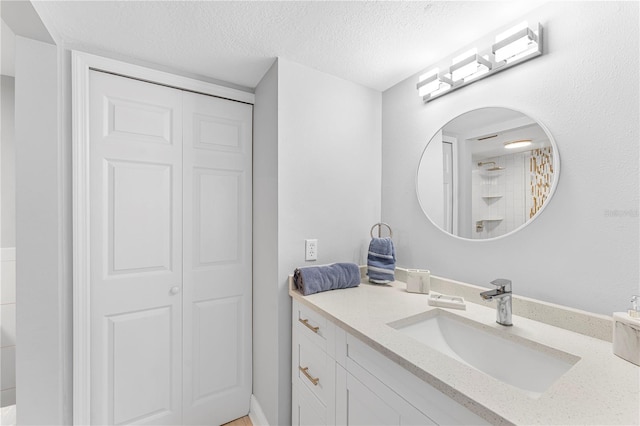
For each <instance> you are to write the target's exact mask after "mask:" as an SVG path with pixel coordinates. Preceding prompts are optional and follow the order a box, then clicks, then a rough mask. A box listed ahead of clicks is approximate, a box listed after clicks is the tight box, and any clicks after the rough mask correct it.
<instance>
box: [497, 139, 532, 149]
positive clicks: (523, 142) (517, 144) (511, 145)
mask: <svg viewBox="0 0 640 426" xmlns="http://www.w3.org/2000/svg"><path fill="white" fill-rule="evenodd" d="M531 142H532V141H531V139H519V140H517V141H511V142H505V144H504V147H505V148H506V149H515V148H524V147H525V146H529V145H531Z"/></svg>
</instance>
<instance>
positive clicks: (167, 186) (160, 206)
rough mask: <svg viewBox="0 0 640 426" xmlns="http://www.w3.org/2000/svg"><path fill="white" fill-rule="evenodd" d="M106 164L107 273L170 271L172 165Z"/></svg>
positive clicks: (120, 162)
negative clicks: (107, 171) (107, 172)
mask: <svg viewBox="0 0 640 426" xmlns="http://www.w3.org/2000/svg"><path fill="white" fill-rule="evenodd" d="M105 161H107V163H108V169H109V176H108V183H107V185H108V189H107V196H108V197H109V200H108V202H107V203H105V205H104V208H105V211H104V215H105V216H106V217H108V218H109V219H108V220H109V222H108V225H107V226H108V230H109V250H108V252H107V256H109V258H110V259H109V266H110V268H109V272H110V273H111V274H115V273H124V272H138V273H140V272H143V271H156V270H166V271H168V270H171V246H172V243H173V241H172V233H171V223H172V221H171V219H172V217H171V216H172V205H171V199H172V194H171V181H172V179H173V177H172V173H171V165H170V164H148V163H140V162H131V161H129V162H122V161H119V162H116V161H109V160H105Z"/></svg>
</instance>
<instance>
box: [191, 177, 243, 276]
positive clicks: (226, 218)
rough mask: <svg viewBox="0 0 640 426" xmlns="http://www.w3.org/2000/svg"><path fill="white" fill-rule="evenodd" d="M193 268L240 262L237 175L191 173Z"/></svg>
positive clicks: (239, 181) (239, 205)
mask: <svg viewBox="0 0 640 426" xmlns="http://www.w3.org/2000/svg"><path fill="white" fill-rule="evenodd" d="M193 179H194V185H195V188H194V194H193V197H194V200H193V201H194V212H193V213H194V222H193V223H194V232H193V236H194V239H195V241H194V243H195V244H194V261H195V262H194V265H193V266H194V267H206V266H215V264H223V263H227V264H229V263H234V262H239V261H241V260H240V259H239V254H240V251H241V247H240V244H242V243H243V241H239V239H238V237H239V235H240V233H241V232H242V229H241V228H240V220H239V219H240V215H239V214H240V209H241V202H242V200H240V196H241V192H240V186H241V185H242V174H241V172H237V171H227V170H216V169H202V168H199V169H194V170H193Z"/></svg>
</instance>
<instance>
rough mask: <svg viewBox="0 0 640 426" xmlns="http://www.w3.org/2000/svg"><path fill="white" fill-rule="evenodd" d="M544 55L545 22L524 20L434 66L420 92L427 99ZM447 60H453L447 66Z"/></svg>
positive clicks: (423, 78)
mask: <svg viewBox="0 0 640 426" xmlns="http://www.w3.org/2000/svg"><path fill="white" fill-rule="evenodd" d="M540 55H542V26H541V25H540V24H539V23H538V24H537V25H536V26H534V27H533V28H530V27H529V26H528V24H527V22H522V23H520V24H518V25H516V26H514V27H513V28H510V29H509V30H507V31H504V32H502V33H500V34H498V35H497V36H496V37H495V43H494V44H492V45H491V46H489V47H487V48H485V49H484V50H482V51H479V50H478V48H473V49H471V50H468V51H466V52H464V53H463V54H461V55H458V56H456V57H454V58H452V59H450V60H449V59H447V60H445V61H443V62H444V65H445V66H444V70H443V71H442V72H440V68H441V67H432V68H431V70H430V71H428V72H427V73H425V74H423V75H421V76H420V78H419V79H418V84H417V89H418V95H420V96H421V97H422V100H423V101H424V102H425V103H427V102H430V101H432V100H433V99H435V98H438V97H440V96H442V95H445V94H447V93H449V92H453V91H454V90H457V89H459V88H461V87H463V86H466V85H467V84H471V83H473V82H475V81H478V80H481V79H483V78H485V77H488V76H490V75H493V74H495V73H497V72H500V71H503V70H505V69H507V68H511V67H513V66H515V65H518V64H521V63H523V62H525V61H527V60H529V59H533V58H536V57H538V56H540ZM447 64H450V65H448V66H447Z"/></svg>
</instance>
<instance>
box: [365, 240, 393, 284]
mask: <svg viewBox="0 0 640 426" xmlns="http://www.w3.org/2000/svg"><path fill="white" fill-rule="evenodd" d="M367 267H368V268H367V275H368V276H369V282H372V283H375V284H388V283H390V282H391V281H395V275H394V271H395V269H396V250H395V248H394V247H393V241H391V237H384V238H373V239H372V240H371V243H370V244H369V255H368V256H367Z"/></svg>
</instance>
